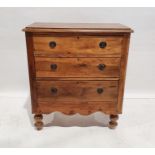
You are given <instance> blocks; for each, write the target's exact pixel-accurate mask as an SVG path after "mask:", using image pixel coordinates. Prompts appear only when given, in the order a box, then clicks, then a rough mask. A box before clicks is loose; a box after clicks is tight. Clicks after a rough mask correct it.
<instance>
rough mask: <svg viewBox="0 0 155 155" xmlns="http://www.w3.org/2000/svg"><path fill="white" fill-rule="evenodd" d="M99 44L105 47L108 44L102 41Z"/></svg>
mask: <svg viewBox="0 0 155 155" xmlns="http://www.w3.org/2000/svg"><path fill="white" fill-rule="evenodd" d="M99 46H100V48H105V47H106V46H107V43H106V42H103V41H102V42H100V43H99Z"/></svg>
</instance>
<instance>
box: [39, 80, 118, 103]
mask: <svg viewBox="0 0 155 155" xmlns="http://www.w3.org/2000/svg"><path fill="white" fill-rule="evenodd" d="M117 89H118V81H38V82H37V96H38V101H49V102H57V101H59V102H60V101H62V102H63V101H72V102H74V101H76V102H77V101H80V102H83V101H116V100H117V93H118V91H117Z"/></svg>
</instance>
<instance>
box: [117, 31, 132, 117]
mask: <svg viewBox="0 0 155 155" xmlns="http://www.w3.org/2000/svg"><path fill="white" fill-rule="evenodd" d="M129 42H130V34H125V35H124V39H123V46H122V50H123V52H122V56H121V63H120V67H121V71H120V80H119V89H118V104H117V111H118V113H119V114H121V113H122V106H123V96H124V89H125V77H126V68H127V60H128V51H129Z"/></svg>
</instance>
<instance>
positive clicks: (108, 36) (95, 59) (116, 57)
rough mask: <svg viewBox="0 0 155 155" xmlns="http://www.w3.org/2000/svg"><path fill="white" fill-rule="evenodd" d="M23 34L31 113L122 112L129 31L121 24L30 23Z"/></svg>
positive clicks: (38, 122)
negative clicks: (25, 46)
mask: <svg viewBox="0 0 155 155" xmlns="http://www.w3.org/2000/svg"><path fill="white" fill-rule="evenodd" d="M23 30H24V31H25V34H26V44H27V55H28V67H29V79H30V91H31V104H32V113H33V114H34V119H35V126H36V128H37V129H38V130H39V129H41V128H42V127H43V114H49V113H52V112H55V111H58V112H62V113H65V114H67V115H72V114H75V113H79V114H82V115H89V114H91V113H94V112H97V111H100V112H103V113H105V114H108V115H110V122H109V125H108V126H109V128H115V127H116V126H117V120H118V114H121V113H122V104H123V93H124V84H125V74H126V65H127V57H128V48H129V40H130V34H131V32H132V30H131V29H130V28H129V27H126V26H123V25H121V24H101V23H98V24H95V23H94V24H93V23H89V24H88V23H87V24H86V23H85V24H84V23H83V24H79V23H74V24H73V23H72V24H71V23H68V24H62V23H57V24H56V23H33V24H31V25H29V26H27V27H25V28H24V29H23Z"/></svg>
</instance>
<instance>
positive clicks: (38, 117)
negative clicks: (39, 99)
mask: <svg viewBox="0 0 155 155" xmlns="http://www.w3.org/2000/svg"><path fill="white" fill-rule="evenodd" d="M42 119H43V115H42V114H35V115H34V120H35V123H34V125H35V127H36V129H37V130H41V129H42V128H43V125H44V123H43V122H42Z"/></svg>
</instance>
